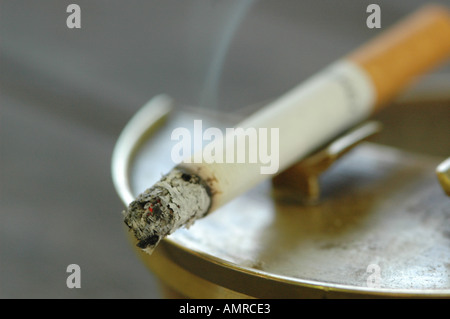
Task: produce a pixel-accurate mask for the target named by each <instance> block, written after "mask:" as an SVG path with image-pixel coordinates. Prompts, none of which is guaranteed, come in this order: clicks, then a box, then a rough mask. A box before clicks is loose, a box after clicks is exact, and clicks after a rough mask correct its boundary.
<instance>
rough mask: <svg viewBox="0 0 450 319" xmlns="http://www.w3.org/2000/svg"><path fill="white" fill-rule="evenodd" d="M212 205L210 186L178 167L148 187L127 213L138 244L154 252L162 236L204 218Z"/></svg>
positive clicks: (128, 224) (125, 212)
mask: <svg viewBox="0 0 450 319" xmlns="http://www.w3.org/2000/svg"><path fill="white" fill-rule="evenodd" d="M210 206H211V196H210V191H209V187H208V186H207V185H206V183H204V182H203V181H202V180H201V179H200V177H198V176H197V175H195V174H190V173H189V172H186V171H184V170H181V169H178V168H174V169H172V170H171V171H170V172H169V173H168V174H167V175H165V176H163V177H162V178H161V179H160V180H159V181H158V182H157V183H156V184H155V185H153V186H152V187H151V188H149V189H147V190H145V191H144V192H143V193H141V194H140V195H138V196H137V198H136V199H135V200H134V201H132V202H131V203H130V204H129V205H128V208H127V209H126V210H125V211H124V212H123V215H124V222H125V224H126V225H127V226H128V228H129V229H130V230H131V231H133V232H134V235H135V237H136V239H137V240H138V243H137V246H138V247H139V248H141V249H143V250H144V251H145V252H147V253H152V252H153V250H154V248H155V247H156V246H157V245H158V243H159V242H160V241H161V239H163V238H165V237H166V236H168V235H170V234H172V233H173V232H174V231H175V230H177V229H178V228H180V227H183V226H184V227H189V226H190V225H192V223H194V221H195V220H197V219H198V218H201V217H204V216H205V215H206V214H207V213H208V211H209V208H210Z"/></svg>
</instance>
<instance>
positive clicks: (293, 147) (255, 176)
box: [123, 6, 450, 253]
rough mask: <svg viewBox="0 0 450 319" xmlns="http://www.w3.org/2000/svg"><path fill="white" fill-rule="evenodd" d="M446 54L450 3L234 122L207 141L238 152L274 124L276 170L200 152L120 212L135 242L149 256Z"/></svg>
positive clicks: (381, 104) (449, 44)
mask: <svg viewBox="0 0 450 319" xmlns="http://www.w3.org/2000/svg"><path fill="white" fill-rule="evenodd" d="M449 56H450V13H449V11H448V10H447V8H444V7H440V6H427V7H424V8H422V9H420V10H418V11H417V12H415V13H413V14H412V15H411V16H410V17H407V18H406V19H405V20H404V21H401V22H400V23H399V24H397V25H395V26H394V27H392V28H391V29H389V30H388V31H387V32H386V33H382V34H381V35H380V36H379V37H378V38H376V39H374V40H373V41H371V42H369V43H368V44H365V45H363V46H362V47H361V48H359V49H357V50H355V51H354V52H352V53H351V54H349V55H347V56H344V57H343V58H341V59H339V60H337V61H336V62H335V63H333V64H331V65H330V66H328V67H327V68H325V69H324V70H322V71H321V72H320V73H318V74H317V75H315V76H313V77H312V78H310V79H309V80H307V81H305V82H304V83H302V84H300V85H299V86H297V87H295V88H293V89H292V90H291V91H289V92H287V93H286V94H284V95H283V96H281V97H280V98H278V99H277V100H275V101H274V102H272V103H270V104H269V105H267V106H265V107H264V108H262V109H261V110H259V111H257V112H256V113H254V114H253V115H251V116H250V117H249V118H247V119H245V120H244V121H243V122H242V123H240V124H239V125H237V127H238V128H242V129H241V130H234V131H233V132H232V133H229V134H226V135H225V137H224V138H223V139H220V140H219V139H217V140H213V141H212V142H211V143H210V144H208V145H207V146H206V147H207V148H209V149H215V150H219V152H223V153H224V154H227V156H228V154H229V153H231V154H234V153H235V151H236V145H239V143H245V141H246V139H247V138H248V135H247V134H246V132H247V129H249V128H256V129H260V128H266V129H276V130H277V131H276V132H277V134H276V136H271V137H270V138H269V142H270V145H271V146H272V148H271V150H272V152H276V153H277V155H278V167H279V170H278V171H276V172H270V173H268V174H263V173H262V167H264V164H267V163H265V162H263V161H262V160H261V159H258V161H256V162H248V163H230V162H226V163H224V162H217V161H209V160H207V159H205V160H204V161H196V160H194V159H196V158H197V157H196V156H198V155H199V154H200V155H201V154H202V153H197V154H194V155H193V157H189V158H186V159H185V160H184V161H182V162H181V163H180V164H178V165H176V166H175V167H174V168H173V169H172V170H171V171H170V172H169V173H168V174H167V175H165V176H163V177H162V178H161V180H160V181H158V182H157V183H156V184H155V185H153V186H152V187H150V188H149V189H147V190H145V191H144V192H143V193H142V194H140V195H138V196H137V198H136V199H135V200H134V201H132V202H131V203H130V204H129V206H128V207H127V209H126V210H125V211H124V212H123V214H124V221H125V224H126V225H127V226H128V227H129V228H130V230H131V231H133V233H134V235H135V237H136V239H137V246H138V247H139V248H141V249H142V250H144V251H145V252H147V253H151V252H152V251H153V250H154V248H155V247H156V246H157V245H158V243H159V242H160V241H161V240H162V239H163V238H165V237H166V236H168V235H170V234H172V233H173V232H174V231H175V230H176V229H178V228H180V227H189V226H190V225H191V224H192V223H193V222H194V221H196V220H197V219H199V218H202V217H204V216H206V215H208V214H209V213H211V212H213V211H214V210H217V209H218V208H220V207H222V206H223V205H225V204H226V203H228V202H229V201H231V200H232V199H234V198H236V197H237V196H239V195H241V194H243V193H245V192H246V191H248V190H249V189H251V188H253V187H254V186H256V185H257V184H259V183H261V182H262V181H264V180H265V179H268V178H270V177H272V176H274V175H275V174H277V173H278V172H281V171H282V170H284V169H287V168H288V167H289V166H291V165H293V164H295V163H296V162H297V161H299V160H301V159H302V158H304V157H305V156H306V155H308V154H309V153H311V152H312V151H314V150H315V149H317V147H319V146H321V145H323V144H325V143H326V142H327V141H329V140H331V139H332V138H333V137H335V136H336V135H337V134H339V133H341V132H342V131H344V130H346V129H348V128H350V127H351V126H353V125H355V124H357V123H359V122H361V121H362V120H364V119H366V118H367V117H369V116H371V115H372V114H373V113H374V112H377V111H378V110H380V109H382V108H383V107H384V106H386V105H387V104H388V102H390V101H392V99H394V98H395V96H396V95H398V94H399V93H401V91H402V90H403V89H404V88H406V87H407V86H408V85H410V84H411V83H412V82H413V81H415V80H416V79H417V78H418V77H419V76H420V75H422V74H424V73H425V72H427V71H430V70H431V69H432V68H434V67H436V66H437V65H438V64H439V63H442V62H444V61H445V60H447V59H448V58H449ZM256 131H257V132H260V131H258V130H256ZM258 134H260V133H258ZM258 137H261V136H259V135H258ZM206 147H205V148H206ZM248 147H250V146H248Z"/></svg>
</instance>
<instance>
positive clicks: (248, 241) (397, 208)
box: [112, 96, 450, 298]
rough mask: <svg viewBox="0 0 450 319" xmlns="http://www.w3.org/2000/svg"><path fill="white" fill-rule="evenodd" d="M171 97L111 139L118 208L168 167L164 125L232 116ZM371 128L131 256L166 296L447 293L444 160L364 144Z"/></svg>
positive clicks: (223, 122) (219, 123) (219, 121)
mask: <svg viewBox="0 0 450 319" xmlns="http://www.w3.org/2000/svg"><path fill="white" fill-rule="evenodd" d="M172 103H173V102H172V100H171V99H170V98H168V97H166V96H158V97H155V98H154V99H153V100H151V101H150V102H149V103H148V104H147V105H145V106H144V107H143V108H142V109H141V110H140V111H139V112H138V113H137V114H136V115H135V116H134V117H133V118H132V119H131V121H130V123H129V124H128V125H127V127H126V128H125V129H124V131H123V133H122V134H121V136H120V138H119V140H118V141H117V145H116V148H115V151H114V155H113V163H112V175H113V180H114V184H115V187H116V189H117V192H118V194H119V196H120V198H121V199H122V201H123V203H124V205H127V204H128V203H129V202H130V201H131V200H133V198H134V197H135V196H136V195H138V194H139V193H141V192H142V191H144V190H145V189H146V188H148V187H149V186H151V185H152V184H153V183H155V182H156V181H157V180H159V178H160V177H161V175H162V174H164V173H166V172H168V171H169V170H170V169H171V168H172V165H173V162H172V161H171V160H170V150H171V147H172V145H173V144H171V143H172V142H171V138H170V136H171V132H172V130H173V129H174V128H176V127H180V126H181V127H190V126H192V123H193V120H194V119H202V120H203V121H204V123H209V124H210V125H211V126H214V127H219V128H221V127H222V128H223V127H226V126H228V125H233V124H234V123H232V122H233V121H232V119H228V120H227V118H226V117H224V116H223V114H222V115H221V114H207V115H205V114H204V113H201V112H199V110H198V109H197V110H196V109H176V110H175V111H174V110H173V108H172ZM447 110H448V109H447ZM393 112H395V110H394V111H393ZM423 114H424V115H425V116H426V114H427V113H426V110H424V111H423ZM446 114H447V115H446V116H447V118H449V117H448V116H449V114H450V112H447V113H446ZM367 125H368V126H367ZM361 129H362V130H361ZM379 129H380V127H379V126H378V125H377V124H376V123H374V122H369V123H366V126H362V127H358V128H356V129H355V130H352V131H351V132H347V133H345V134H344V135H343V136H341V137H339V138H340V140H339V139H337V140H335V141H331V142H330V143H331V144H329V145H328V146H324V147H323V148H322V149H321V150H318V152H317V153H316V154H315V155H316V157H315V160H314V156H313V155H314V154H312V155H311V157H310V158H309V162H308V161H306V162H303V163H301V165H300V166H299V167H297V170H298V172H300V173H298V172H297V173H298V174H297V173H295V168H293V169H294V171H291V172H290V173H289V174H287V175H286V174H285V177H284V178H283V174H280V175H279V176H278V177H277V178H275V179H274V180H273V181H267V182H265V183H263V184H261V185H259V186H258V187H256V188H255V189H253V190H251V191H250V192H248V193H246V194H244V195H243V196H241V197H238V198H236V199H235V200H233V201H232V202H231V203H229V204H228V205H226V206H224V207H222V208H221V209H219V210H218V211H216V212H214V213H212V214H211V215H209V216H207V217H205V218H203V219H201V220H198V221H196V222H195V224H194V225H193V226H191V227H190V228H189V229H180V230H178V231H176V232H175V233H174V234H172V235H171V236H169V237H168V238H166V239H165V240H163V241H162V242H161V244H160V246H158V248H157V249H156V250H155V251H154V253H153V254H152V255H147V254H145V253H143V252H141V251H140V250H138V249H136V251H137V253H138V254H139V255H140V257H141V258H142V260H143V262H144V263H145V265H147V266H148V267H149V269H150V270H151V271H152V272H153V273H154V274H155V275H156V276H157V277H158V278H159V279H160V280H161V282H162V285H163V288H164V289H165V290H164V291H165V292H166V295H165V296H167V297H175V296H181V297H190V298H324V297H325V298H341V297H344V298H363V297H369V298H373V297H387V298H394V297H396V298H399V297H406V298H409V297H432V298H437V297H450V198H449V197H448V196H447V195H446V194H445V192H444V191H443V189H442V187H441V185H440V183H439V181H438V179H437V177H436V174H435V170H436V168H437V167H439V164H440V163H442V162H443V160H444V158H443V157H442V156H429V155H418V154H416V153H413V152H407V151H404V150H400V149H399V148H396V147H390V146H383V145H380V144H375V143H373V142H367V141H366V140H367V138H369V137H372V136H373V135H374V134H375V133H377V132H379ZM418 129H419V128H418ZM358 130H359V131H358ZM352 134H353V135H352ZM337 141H338V142H339V141H340V143H341V144H339V143H338V142H337ZM333 143H335V144H334V148H328V149H327V147H330V145H331V146H333ZM336 143H338V146H336ZM330 150H331V151H330ZM324 152H325V153H324ZM334 155H336V156H334ZM327 156H328V157H327ZM324 163H325V165H324ZM441 169H442V167H441ZM444 170H445V168H444ZM441 173H442V172H441ZM295 174H297V175H295ZM444 174H448V171H447V173H446V172H444ZM286 176H289V177H291V180H290V181H289V180H287V179H286ZM292 176H296V178H294V179H293V180H294V182H292ZM301 176H303V177H301ZM308 179H310V180H309V182H308ZM296 181H297V182H296ZM298 181H303V182H304V183H303V186H301V185H300V184H301V183H300V184H298ZM304 185H307V187H305V186H304ZM318 187H320V188H318ZM319 190H320V191H319ZM280 195H281V196H280ZM295 199H302V200H295ZM305 199H306V201H305ZM308 199H309V200H308ZM118 218H120V216H119V217H118ZM130 240H131V241H132V242H133V245H134V239H133V238H132V236H131V235H130Z"/></svg>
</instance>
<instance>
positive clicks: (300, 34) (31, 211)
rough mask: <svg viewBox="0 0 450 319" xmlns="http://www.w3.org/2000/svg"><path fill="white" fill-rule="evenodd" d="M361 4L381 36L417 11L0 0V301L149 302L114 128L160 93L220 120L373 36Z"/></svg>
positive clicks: (402, 5) (347, 0)
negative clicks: (129, 228)
mask: <svg viewBox="0 0 450 319" xmlns="http://www.w3.org/2000/svg"><path fill="white" fill-rule="evenodd" d="M437 2H439V1H437ZM440 2H441V3H447V4H450V3H449V1H448V0H447V1H440ZM71 3H76V4H78V5H79V6H80V7H81V28H80V29H69V28H68V27H67V26H66V19H67V17H68V16H69V14H70V13H67V12H66V8H67V6H68V5H69V4H71ZM370 3H377V4H379V5H380V7H381V10H382V11H381V12H382V16H381V17H382V30H383V29H386V28H388V27H389V26H390V25H392V24H393V23H394V22H395V21H397V20H399V19H400V18H402V17H404V16H405V15H406V14H408V13H409V12H411V11H413V10H415V9H416V8H417V7H419V6H420V5H422V4H425V3H428V1H419V0H403V1H400V0H398V1H389V0H379V1H365V0H364V1H362V0H340V1H333V0H315V1H312V0H309V1H294V0H259V1H257V0H255V1H247V2H246V1H244V0H228V1H225V0H222V1H202V0H186V1H179V0H178V1H174V0H148V1H147V0H141V1H137V0H128V1H117V0H108V1H106V0H89V1H87V0H71V1H66V0H35V1H33V0H28V1H26V0H1V2H0V4H1V6H0V85H1V95H0V107H1V109H0V111H1V113H0V129H1V131H0V139H1V140H0V147H1V149H0V152H1V153H0V156H1V157H0V174H1V175H0V183H1V184H0V208H1V215H0V216H1V222H0V225H1V231H0V254H1V255H0V297H1V298H160V297H161V295H160V293H159V291H158V286H157V280H156V278H154V276H153V275H152V274H151V273H150V272H149V271H148V270H147V269H146V268H145V267H144V266H143V264H141V262H140V261H139V260H138V258H137V256H136V255H135V254H134V252H133V250H132V249H131V246H130V244H129V242H128V241H127V238H126V236H125V232H124V228H123V223H122V217H121V214H120V213H121V211H122V209H123V204H122V203H121V201H120V200H119V197H118V196H117V194H116V192H115V190H114V187H113V184H112V180H111V173H110V162H111V154H112V150H113V147H114V145H115V142H116V140H117V137H118V135H119V134H120V132H121V130H122V128H123V127H124V125H125V124H126V123H127V121H128V120H129V119H130V117H131V116H132V115H133V114H134V113H135V112H136V111H137V110H138V109H139V108H140V107H141V106H142V105H143V104H144V103H145V102H146V101H148V100H149V99H151V98H152V97H153V96H154V95H157V94H160V93H166V94H169V95H171V96H172V97H174V98H175V99H176V101H177V102H178V103H179V104H184V105H201V106H203V107H210V108H217V109H218V110H220V111H226V112H228V111H232V110H236V109H238V108H239V107H242V106H246V105H250V104H253V103H257V102H260V101H264V100H267V99H270V98H273V97H276V96H278V95H280V94H282V93H284V92H285V91H286V90H288V89H290V88H291V87H293V86H294V85H296V84H297V83H299V82H301V81H302V80H304V79H306V78H308V77H309V76H310V75H312V74H314V73H315V72H317V71H319V70H320V69H321V68H322V67H324V66H325V65H327V64H329V63H331V62H333V61H334V60H336V59H337V58H339V57H341V56H343V55H345V54H346V53H348V52H349V51H350V50H352V49H353V48H355V47H357V46H359V45H360V44H362V43H363V42H365V41H367V40H369V39H370V38H372V37H373V36H375V35H376V34H378V33H379V32H380V30H377V29H368V28H367V26H366V18H367V16H368V13H366V8H367V6H368V4H370ZM218 48H220V50H222V51H219V49H218ZM436 72H437V73H439V72H448V67H447V68H443V69H440V70H438V71H436ZM216 84H217V85H216ZM73 263H75V264H78V265H79V266H80V267H81V288H80V289H68V288H67V286H66V278H67V276H68V275H69V274H68V273H67V272H66V268H67V266H68V265H69V264H73Z"/></svg>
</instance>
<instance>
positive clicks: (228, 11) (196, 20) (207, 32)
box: [191, 0, 257, 109]
mask: <svg viewBox="0 0 450 319" xmlns="http://www.w3.org/2000/svg"><path fill="white" fill-rule="evenodd" d="M256 1H257V0H227V1H217V0H215V1H196V3H195V6H194V7H193V11H192V22H191V31H192V37H193V38H196V40H195V41H193V42H194V45H195V44H200V49H199V48H195V52H196V54H199V55H200V57H199V56H196V59H201V63H202V64H203V65H206V72H205V75H204V79H203V81H202V82H203V85H202V86H201V91H200V102H199V104H200V107H205V108H215V109H217V108H218V96H219V84H220V78H221V75H222V71H223V67H224V64H225V59H226V56H227V53H228V51H229V48H230V44H231V42H232V40H233V38H234V35H235V33H236V31H237V30H238V28H239V26H240V25H241V23H242V21H243V20H244V18H245V16H246V15H247V13H248V11H249V10H250V8H251V7H252V6H253V5H254V3H255V2H256ZM199 39H200V40H199ZM199 41H200V42H199ZM205 41H206V45H205ZM199 50H200V51H199ZM205 61H206V64H205Z"/></svg>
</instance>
